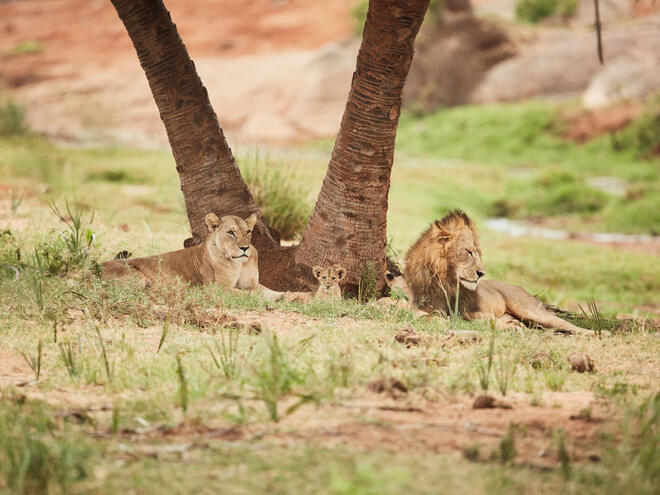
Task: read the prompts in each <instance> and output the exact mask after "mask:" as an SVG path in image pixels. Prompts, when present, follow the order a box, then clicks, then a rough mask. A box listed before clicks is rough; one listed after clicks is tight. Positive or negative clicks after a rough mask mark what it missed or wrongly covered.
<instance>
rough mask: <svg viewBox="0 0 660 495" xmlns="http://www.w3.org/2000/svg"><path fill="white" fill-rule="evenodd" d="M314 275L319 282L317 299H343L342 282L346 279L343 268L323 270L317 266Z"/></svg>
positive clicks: (334, 267) (313, 271)
mask: <svg viewBox="0 0 660 495" xmlns="http://www.w3.org/2000/svg"><path fill="white" fill-rule="evenodd" d="M312 273H313V274H314V277H315V278H316V280H318V281H319V288H318V289H316V297H317V298H319V299H341V288H340V287H339V284H340V282H343V281H344V279H345V278H346V270H345V269H344V268H342V267H341V266H332V267H330V268H321V267H320V266H315V267H314V268H312Z"/></svg>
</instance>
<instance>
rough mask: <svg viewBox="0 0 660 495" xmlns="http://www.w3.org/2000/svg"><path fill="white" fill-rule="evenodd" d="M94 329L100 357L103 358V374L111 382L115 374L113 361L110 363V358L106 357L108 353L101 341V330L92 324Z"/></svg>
mask: <svg viewBox="0 0 660 495" xmlns="http://www.w3.org/2000/svg"><path fill="white" fill-rule="evenodd" d="M94 329H95V330H96V337H97V338H98V341H99V346H101V358H102V359H103V366H104V368H105V374H106V377H107V378H108V381H109V382H110V383H112V379H113V378H114V375H115V363H114V361H113V362H112V364H110V360H109V359H108V353H107V351H106V349H105V342H104V341H103V336H102V335H101V330H100V329H99V327H98V326H94Z"/></svg>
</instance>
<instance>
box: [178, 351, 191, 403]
mask: <svg viewBox="0 0 660 495" xmlns="http://www.w3.org/2000/svg"><path fill="white" fill-rule="evenodd" d="M176 376H177V377H178V378H179V404H180V405H181V409H183V412H186V411H188V403H189V398H188V379H187V378H186V372H185V370H184V369H183V363H182V362H181V355H180V354H177V355H176Z"/></svg>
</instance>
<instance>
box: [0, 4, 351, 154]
mask: <svg viewBox="0 0 660 495" xmlns="http://www.w3.org/2000/svg"><path fill="white" fill-rule="evenodd" d="M352 5H353V2H352V0H329V1H327V2H305V1H304V0H289V1H283V2H281V1H272V0H254V1H250V2H245V1H243V0H220V1H212V0H202V1H199V2H192V3H191V2H186V1H183V0H168V1H167V2H166V6H167V8H168V9H169V10H170V12H171V14H172V18H173V20H174V22H175V23H176V25H177V29H178V30H179V33H180V34H181V37H182V39H183V40H184V42H185V44H186V46H187V48H188V51H189V53H190V55H191V57H192V58H193V59H194V60H195V62H196V64H197V67H198V70H199V72H200V74H201V77H202V80H203V81H204V83H205V84H206V87H207V88H208V90H209V95H210V97H211V100H212V103H213V105H214V107H215V109H216V111H217V112H218V114H219V116H220V121H221V123H222V125H223V128H224V129H225V131H227V132H228V134H229V135H230V136H231V138H232V139H241V140H245V141H249V142H254V141H257V140H262V139H265V140H267V141H277V142H284V141H291V140H294V139H298V140H300V139H301V138H303V139H309V138H310V137H317V136H319V135H326V134H328V133H330V134H332V133H334V132H336V130H337V128H338V124H339V119H340V117H341V111H342V109H343V104H344V103H345V99H346V94H347V93H348V86H349V84H350V76H351V73H352V70H353V69H354V67H355V53H356V51H357V49H356V48H353V47H351V48H350V50H348V51H347V52H346V53H344V51H342V49H341V48H340V49H339V50H338V53H339V55H337V54H335V53H334V52H333V53H330V54H328V53H325V52H323V50H319V49H320V47H322V46H324V45H327V44H328V43H332V42H336V41H340V40H344V39H346V38H348V37H349V36H350V35H351V17H350V15H349V10H350V8H351V6H352ZM73 12H75V15H71V14H72V13H73ZM0 33H2V37H1V38H0V85H3V86H6V87H8V88H10V89H13V91H12V92H13V93H14V94H15V96H16V98H17V99H18V100H20V101H22V102H24V103H26V104H27V107H28V122H29V124H30V125H31V126H32V127H33V128H34V129H36V130H38V131H40V132H44V133H46V134H48V135H50V136H54V137H57V138H59V139H62V140H73V141H82V142H86V143H94V144H97V143H100V144H117V143H119V144H125V145H132V146H146V147H153V146H157V147H165V146H167V144H168V141H167V138H166V136H165V132H164V129H163V126H162V123H161V121H160V118H159V115H158V111H157V109H156V106H155V104H154V102H153V98H152V97H151V92H150V91H149V87H148V85H147V82H146V79H145V77H144V74H143V72H142V69H141V68H140V66H139V64H138V60H137V57H136V54H135V50H134V49H133V47H132V45H131V42H130V40H129V38H128V35H127V33H126V31H125V29H124V26H123V25H122V23H121V22H120V20H119V19H118V18H117V14H116V13H115V11H114V9H113V8H112V5H111V4H110V2H103V1H94V2H90V1H83V0H63V1H53V2H41V1H36V0H27V1H22V2H9V3H7V4H0ZM25 46H28V47H30V48H29V49H28V50H25V49H22V47H25ZM331 51H332V50H331ZM346 54H347V55H346ZM317 55H318V57H317ZM328 57H329V58H328ZM336 71H339V72H338V73H337V74H335V72H336ZM339 83H341V84H339ZM227 95H231V97H228V96H227ZM305 116H306V117H305Z"/></svg>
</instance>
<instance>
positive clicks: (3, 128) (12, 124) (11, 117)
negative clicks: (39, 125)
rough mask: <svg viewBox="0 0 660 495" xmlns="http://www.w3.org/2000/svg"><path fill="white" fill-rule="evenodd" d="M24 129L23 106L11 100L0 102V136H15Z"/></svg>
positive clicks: (24, 130)
mask: <svg viewBox="0 0 660 495" xmlns="http://www.w3.org/2000/svg"><path fill="white" fill-rule="evenodd" d="M26 131H27V126H26V125H25V108H24V107H23V106H22V105H19V104H18V103H14V102H13V101H11V100H7V101H5V102H0V136H16V135H19V134H24V133H25V132H26Z"/></svg>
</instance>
